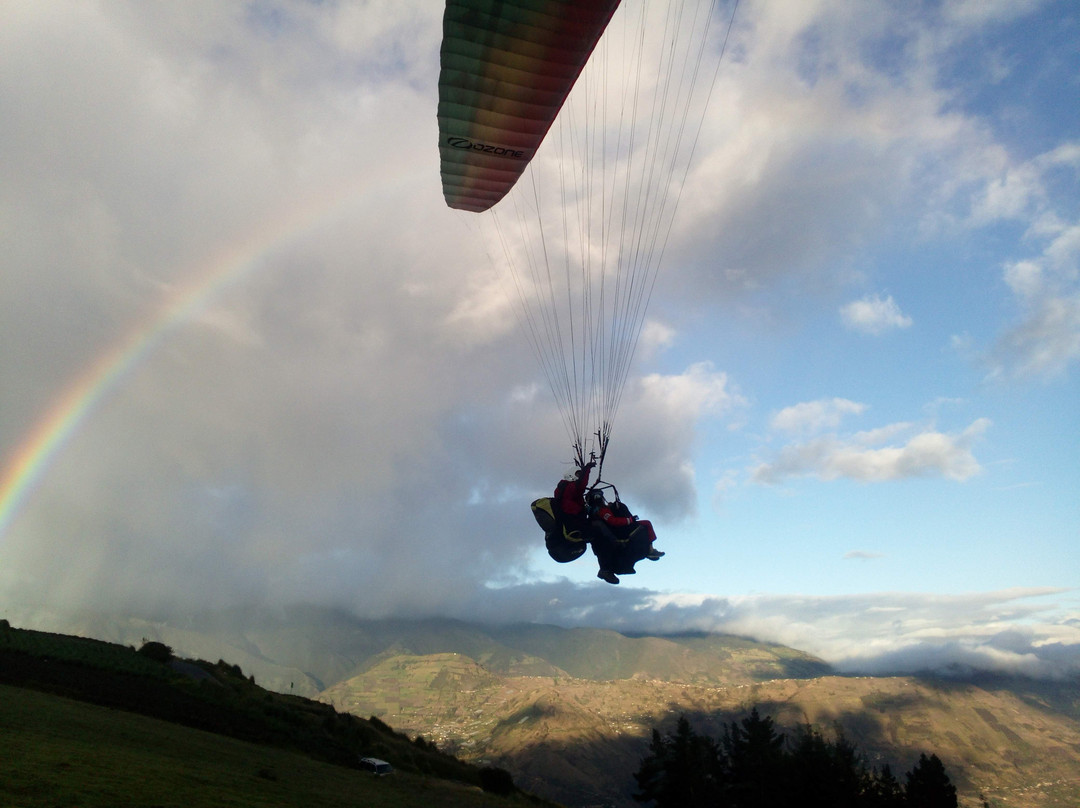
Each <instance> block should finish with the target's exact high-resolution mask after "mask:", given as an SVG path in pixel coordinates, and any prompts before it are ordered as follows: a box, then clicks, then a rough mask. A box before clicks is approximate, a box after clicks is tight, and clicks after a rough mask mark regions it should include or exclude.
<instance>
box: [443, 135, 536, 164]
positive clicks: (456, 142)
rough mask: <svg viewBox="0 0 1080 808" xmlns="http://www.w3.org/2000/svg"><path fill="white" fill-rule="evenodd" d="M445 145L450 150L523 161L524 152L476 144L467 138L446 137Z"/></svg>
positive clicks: (486, 144)
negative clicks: (476, 152)
mask: <svg viewBox="0 0 1080 808" xmlns="http://www.w3.org/2000/svg"><path fill="white" fill-rule="evenodd" d="M446 145H447V146H449V147H450V148H452V149H467V150H469V151H478V152H482V153H484V154H495V155H498V156H499V157H513V158H514V159H517V160H524V159H526V158H525V152H524V151H523V150H521V149H508V148H506V147H505V146H493V145H491V144H490V143H478V142H476V141H475V140H469V139H468V138H467V137H448V138H447V139H446Z"/></svg>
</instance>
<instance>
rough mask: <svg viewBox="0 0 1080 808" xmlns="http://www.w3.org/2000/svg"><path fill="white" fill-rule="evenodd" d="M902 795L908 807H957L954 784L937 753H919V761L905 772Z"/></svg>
mask: <svg viewBox="0 0 1080 808" xmlns="http://www.w3.org/2000/svg"><path fill="white" fill-rule="evenodd" d="M904 796H905V805H907V806H908V808H957V803H956V786H954V785H953V784H952V783H951V782H950V781H949V775H948V774H946V773H945V766H944V764H943V763H942V762H941V760H940V759H939V758H938V756H937V755H930V757H927V756H926V754H925V753H923V754H921V755H919V762H918V763H916V764H915V768H913V769H912V770H911V771H909V772H908V773H907V786H906V788H905V789H904Z"/></svg>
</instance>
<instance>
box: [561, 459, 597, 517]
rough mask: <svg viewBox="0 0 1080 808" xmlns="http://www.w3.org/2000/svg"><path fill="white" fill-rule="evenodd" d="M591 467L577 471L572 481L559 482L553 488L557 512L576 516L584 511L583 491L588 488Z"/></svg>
mask: <svg viewBox="0 0 1080 808" xmlns="http://www.w3.org/2000/svg"><path fill="white" fill-rule="evenodd" d="M591 471H592V466H585V468H583V469H578V473H577V477H576V478H574V479H573V480H561V481H560V482H559V484H558V485H557V486H555V501H556V503H557V504H558V506H559V510H561V511H562V512H563V513H565V514H568V515H570V516H578V515H580V514H582V513H584V511H585V489H587V488H588V487H589V472H591Z"/></svg>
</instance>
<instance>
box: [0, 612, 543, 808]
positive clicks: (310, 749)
mask: <svg viewBox="0 0 1080 808" xmlns="http://www.w3.org/2000/svg"><path fill="white" fill-rule="evenodd" d="M155 646H156V647H155ZM141 650H142V651H144V652H147V651H153V652H160V651H164V652H165V655H166V656H167V654H168V649H167V648H165V647H164V646H162V645H160V644H156V643H149V644H147V645H145V646H144V647H143V649H141ZM160 656H161V655H160V653H139V652H136V651H135V650H134V649H133V648H127V647H124V646H119V645H114V644H110V643H105V642H100V641H96V640H87V639H83V638H78V637H69V636H65V635H60V634H51V633H45V632H36V631H27V630H22V629H17V628H10V627H8V626H7V625H6V623H4V622H0V729H2V734H0V737H2V739H3V746H4V754H3V755H0V804H2V805H4V806H24V805H25V806H36V805H50V806H52V805H79V806H94V805H102V806H105V805H109V806H114V805H120V804H123V805H148V806H149V805H155V806H158V805H177V806H180V805H184V806H190V805H236V806H248V805H253V806H254V805H303V806H311V805H328V806H330V805H356V804H357V800H358V798H359V797H362V800H361V804H364V805H371V806H382V805H386V806H425V808H427V807H428V806H430V805H432V804H438V805H455V806H456V805H461V806H472V805H478V806H488V805H491V806H495V805H501V806H507V805H525V804H534V805H535V804H541V802H540V801H539V800H535V799H533V798H531V797H528V796H527V795H524V794H521V793H520V792H517V791H516V790H514V789H513V788H512V787H510V786H509V784H508V777H507V776H506V773H505V772H499V771H497V770H493V769H490V768H488V769H482V768H478V767H475V766H471V765H468V764H465V763H463V762H461V761H459V760H457V759H456V758H454V757H453V756H451V755H448V754H445V753H443V752H440V751H439V750H437V749H435V748H434V747H433V746H432V745H430V744H428V743H427V742H425V741H424V740H423V739H416V740H410V739H409V738H408V737H406V736H405V735H402V734H399V733H396V732H394V731H393V730H392V729H391V728H390V727H388V726H387V725H385V724H384V723H382V722H381V721H378V720H372V721H368V720H365V719H361V718H359V717H356V716H352V715H346V714H341V713H338V712H337V711H336V710H335V709H334V708H333V707H332V706H330V705H327V704H323V703H320V702H314V701H309V700H308V699H304V698H300V697H296V696H291V695H283V694H277V693H271V692H270V691H267V690H264V689H262V688H261V687H259V686H257V685H256V684H255V683H254V681H253V678H252V677H245V676H244V675H243V673H242V671H241V670H240V669H239V667H238V666H235V665H229V664H228V663H225V662H223V661H218V662H217V663H208V662H203V661H181V660H169V661H168V663H166V662H165V661H157V660H155V658H154V657H160ZM361 756H375V757H379V758H382V759H385V760H388V761H390V762H391V763H392V764H393V765H394V767H395V773H394V774H393V775H392V776H391V777H379V778H376V777H374V776H373V775H370V774H368V773H367V772H365V771H363V770H361V768H360V764H359V759H360V757H361ZM482 787H487V789H488V791H490V792H492V793H486V792H485V791H484V790H483V789H482ZM500 795H504V796H500Z"/></svg>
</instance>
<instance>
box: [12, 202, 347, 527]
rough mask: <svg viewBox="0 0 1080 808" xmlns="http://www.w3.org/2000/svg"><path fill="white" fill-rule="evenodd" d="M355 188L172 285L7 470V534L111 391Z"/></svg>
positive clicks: (251, 236)
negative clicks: (213, 303) (171, 336)
mask: <svg viewBox="0 0 1080 808" xmlns="http://www.w3.org/2000/svg"><path fill="white" fill-rule="evenodd" d="M355 189H356V185H355V183H354V184H351V185H349V186H348V187H345V188H342V189H339V190H335V191H334V192H332V193H329V194H323V195H321V196H319V197H318V198H317V199H314V200H312V201H309V202H306V203H305V204H302V205H300V206H299V207H294V208H291V209H290V210H289V211H288V212H286V213H285V214H283V215H281V216H279V217H277V218H274V219H271V220H270V221H268V222H264V223H263V224H262V226H260V227H259V228H257V229H255V230H254V231H252V232H251V233H248V234H247V235H245V236H244V237H243V238H242V239H240V240H239V241H237V242H235V243H231V244H229V245H227V246H226V247H224V248H223V249H221V250H219V251H218V252H216V253H214V254H213V255H212V256H210V257H209V258H208V259H207V260H206V261H205V262H203V263H202V264H201V265H200V266H199V267H197V268H195V269H194V270H193V271H191V272H189V273H185V274H186V275H187V277H188V280H187V281H186V282H184V283H183V284H181V285H179V286H177V287H175V288H173V289H170V290H169V293H168V294H167V295H166V298H165V300H164V301H163V302H162V303H161V304H160V305H159V306H157V307H156V308H155V309H154V310H153V311H152V312H150V314H149V315H148V316H147V317H145V318H144V319H142V320H140V321H139V322H138V323H137V324H136V325H135V326H134V327H133V328H131V329H130V330H129V331H128V332H127V333H126V334H125V335H124V336H123V337H121V338H120V339H118V340H117V341H116V342H114V343H113V344H112V345H111V346H110V347H109V348H108V349H107V350H106V351H105V352H104V353H103V354H101V355H100V356H98V357H97V358H96V359H95V360H94V361H93V362H92V363H91V364H90V365H89V366H88V367H86V368H85V369H84V370H83V371H82V372H81V373H80V374H79V375H78V376H77V377H76V378H75V379H74V380H73V381H72V382H71V383H70V384H68V386H67V387H66V389H64V391H63V392H62V393H61V394H60V395H59V396H58V398H57V399H56V401H55V403H53V405H52V406H51V407H50V409H49V411H48V413H47V414H46V415H45V417H44V418H42V419H41V420H40V421H38V423H37V424H36V425H35V426H34V427H33V429H32V430H31V431H30V432H29V434H28V435H27V436H26V437H25V438H24V439H23V440H22V442H21V443H20V444H19V445H18V446H17V447H16V449H15V451H14V452H13V453H12V455H11V457H10V458H9V459H8V461H7V462H6V463H5V464H4V466H3V467H2V470H0V539H2V538H3V537H4V535H5V534H6V533H7V531H8V529H9V528H10V527H11V525H12V523H13V522H14V521H15V517H16V516H17V515H18V513H19V512H20V510H21V509H22V507H23V506H24V505H25V504H26V502H27V500H28V499H29V498H30V496H31V494H32V493H33V492H34V491H35V490H36V489H37V487H38V486H39V485H40V483H41V481H42V479H43V478H44V477H45V474H46V472H47V471H48V469H49V467H50V466H51V464H52V463H53V461H54V460H55V459H56V457H57V456H58V455H59V454H60V453H61V452H62V451H63V449H64V447H65V446H66V445H67V444H68V442H69V441H70V440H71V438H72V436H74V435H75V434H76V433H77V432H78V431H79V428H80V427H81V426H82V425H83V424H84V423H85V422H86V420H87V419H88V418H89V417H90V415H91V414H92V413H93V412H94V411H95V409H96V408H97V407H98V406H99V405H100V404H101V402H102V401H103V400H105V398H106V397H107V396H108V394H109V392H110V391H112V390H114V389H116V388H117V387H118V386H119V385H120V384H121V382H122V381H123V380H124V379H126V378H128V377H129V376H130V375H131V374H132V373H133V372H134V371H135V370H136V368H138V366H139V365H140V364H141V363H142V362H143V361H144V360H145V359H146V358H147V357H148V356H149V355H150V354H152V353H153V352H154V350H155V349H156V348H157V347H158V346H159V345H161V343H162V342H163V341H164V340H165V338H166V337H167V336H169V334H171V333H172V332H173V331H175V330H176V329H177V328H178V327H179V326H180V325H182V324H183V323H185V322H187V321H188V320H190V319H191V318H192V317H194V316H196V315H197V314H198V313H199V312H200V311H202V310H204V309H205V307H206V305H207V303H208V302H209V301H210V300H211V299H213V298H214V297H216V296H217V295H219V294H220V293H221V292H223V291H224V290H225V289H227V288H230V287H232V286H235V285H236V284H237V283H238V282H240V281H241V280H242V279H243V278H245V277H247V276H248V275H249V274H250V273H251V272H252V271H253V270H254V269H255V268H256V267H258V266H261V265H262V264H264V263H265V262H264V260H263V259H265V258H266V257H267V256H269V255H271V254H272V253H274V252H276V251H277V250H279V249H281V248H282V247H284V246H286V245H287V244H288V243H290V242H292V241H294V240H297V239H299V238H301V237H303V236H304V235H306V234H307V233H309V232H310V231H311V230H313V229H314V228H315V226H316V225H317V224H319V223H320V222H321V221H322V220H323V219H325V218H326V217H327V215H328V214H329V213H331V212H332V211H334V210H336V209H337V208H339V207H340V206H341V205H342V204H343V203H344V202H347V201H350V199H351V198H353V196H354V194H355Z"/></svg>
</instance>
